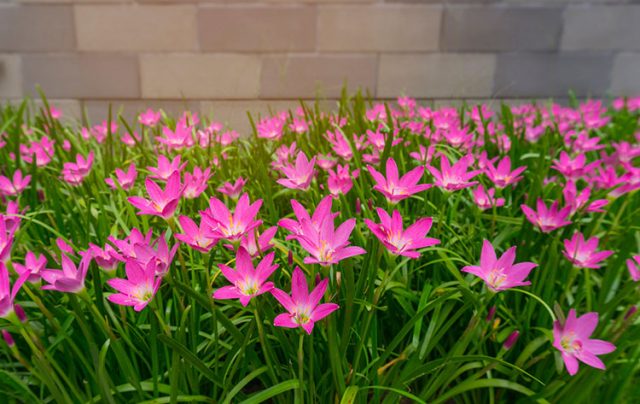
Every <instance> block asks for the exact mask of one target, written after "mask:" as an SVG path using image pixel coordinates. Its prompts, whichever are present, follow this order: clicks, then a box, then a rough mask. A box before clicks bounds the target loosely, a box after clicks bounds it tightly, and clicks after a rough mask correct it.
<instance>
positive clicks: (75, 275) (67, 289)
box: [40, 254, 92, 293]
mask: <svg viewBox="0 0 640 404" xmlns="http://www.w3.org/2000/svg"><path fill="white" fill-rule="evenodd" d="M61 258H62V270H56V269H44V270H42V271H41V272H40V276H42V279H44V280H45V281H46V282H47V283H48V285H44V286H43V287H42V289H43V290H57V291H58V292H64V293H78V292H81V291H82V290H84V280H85V278H86V276H87V270H88V269H89V264H90V263H91V259H92V256H91V254H85V255H84V256H83V257H82V259H81V260H80V264H79V266H78V267H76V264H74V263H73V261H71V258H69V257H68V256H67V255H66V254H62V256H61Z"/></svg>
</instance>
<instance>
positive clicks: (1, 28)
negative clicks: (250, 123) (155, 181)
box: [0, 0, 640, 116]
mask: <svg viewBox="0 0 640 404" xmlns="http://www.w3.org/2000/svg"><path fill="white" fill-rule="evenodd" d="M345 81H346V82H347V83H348V85H349V87H350V88H351V89H355V88H356V87H361V88H366V89H368V90H369V92H370V93H371V95H372V96H374V97H376V98H394V97H396V96H397V95H400V94H408V95H411V96H415V97H418V98H421V99H435V100H449V99H461V98H467V99H469V98H471V99H496V98H505V99H530V98H540V97H549V96H554V97H560V98H562V97H566V95H567V91H568V90H569V89H572V90H574V91H575V92H576V94H578V95H579V96H588V95H592V96H609V95H620V94H639V93H640V1H638V0H546V1H545V0H534V1H525V0H501V1H497V0H496V1H491V0H386V1H385V0H253V1H252V0H235V1H234V0H226V1H224V0H136V1H134V0H0V99H4V100H11V99H18V98H20V97H22V96H25V95H32V94H34V86H35V85H36V84H40V85H41V86H42V87H43V89H44V90H45V92H46V93H47V95H48V96H49V97H50V98H52V99H55V100H56V101H57V102H58V104H59V105H62V107H63V108H67V109H69V110H72V111H79V110H80V109H81V108H82V107H84V108H86V109H87V110H88V111H89V112H90V115H91V114H93V116H98V115H99V114H100V113H101V112H100V111H104V110H105V109H106V105H107V103H108V102H109V101H115V102H116V103H118V104H122V105H125V107H126V108H127V109H130V110H135V109H137V108H139V107H141V106H142V105H143V104H144V105H152V106H163V107H165V108H166V109H169V110H173V109H183V108H185V107H189V108H192V109H195V110H205V111H208V110H211V109H213V110H214V113H216V111H217V112H218V114H219V115H222V114H223V113H226V114H228V115H234V114H235V115H240V116H242V115H243V114H244V113H243V111H244V109H246V108H253V109H256V108H257V109H258V110H265V109H266V108H267V105H269V104H274V105H279V106H287V105H291V103H292V102H291V101H287V100H296V99H298V98H305V99H312V98H314V97H315V96H320V97H324V98H327V99H332V98H336V97H337V96H338V95H339V92H340V89H341V87H342V84H343V83H344V82H345ZM276 101H277V102H276ZM241 111H242V112H241Z"/></svg>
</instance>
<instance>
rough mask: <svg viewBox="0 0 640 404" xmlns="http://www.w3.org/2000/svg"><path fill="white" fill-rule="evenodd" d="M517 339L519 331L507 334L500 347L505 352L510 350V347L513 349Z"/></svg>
mask: <svg viewBox="0 0 640 404" xmlns="http://www.w3.org/2000/svg"><path fill="white" fill-rule="evenodd" d="M519 337H520V331H518V330H516V331H514V332H512V333H511V334H509V336H508V337H507V339H506V340H504V344H502V347H503V348H504V349H506V350H509V349H511V347H513V346H514V345H515V343H516V342H517V341H518V338H519Z"/></svg>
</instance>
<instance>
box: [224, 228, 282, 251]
mask: <svg viewBox="0 0 640 404" xmlns="http://www.w3.org/2000/svg"><path fill="white" fill-rule="evenodd" d="M277 231H278V227H277V226H271V227H269V228H268V229H266V230H265V231H263V232H262V234H259V235H258V234H257V230H254V231H251V232H249V233H247V235H246V236H244V237H242V239H241V240H240V247H242V248H244V249H245V250H247V252H248V253H249V255H251V257H253V258H255V257H257V256H258V255H262V254H264V253H265V252H266V251H268V250H270V249H271V248H272V247H273V243H271V240H273V236H275V235H276V232H277ZM225 247H226V248H228V249H230V250H233V249H234V246H233V245H231V244H225Z"/></svg>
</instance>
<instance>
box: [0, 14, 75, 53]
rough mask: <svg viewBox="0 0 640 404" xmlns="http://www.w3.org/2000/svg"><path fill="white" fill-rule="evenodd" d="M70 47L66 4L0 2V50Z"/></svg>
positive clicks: (70, 25) (70, 18) (70, 28)
mask: <svg viewBox="0 0 640 404" xmlns="http://www.w3.org/2000/svg"><path fill="white" fill-rule="evenodd" d="M74 47H75V39H74V32H73V13H72V10H71V7H70V6H65V5H54V4H52V5H36V4H34V5H24V6H23V5H16V4H0V51H27V52H38V51H64V50H72V49H74Z"/></svg>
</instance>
